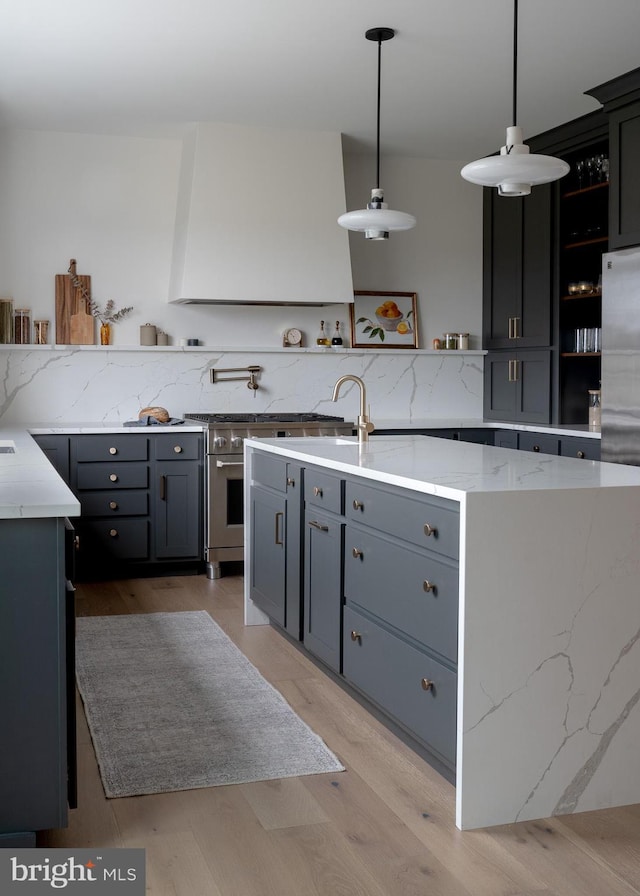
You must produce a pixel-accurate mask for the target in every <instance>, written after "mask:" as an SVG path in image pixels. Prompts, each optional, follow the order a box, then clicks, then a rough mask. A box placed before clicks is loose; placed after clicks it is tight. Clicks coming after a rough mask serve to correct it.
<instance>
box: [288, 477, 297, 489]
mask: <svg viewBox="0 0 640 896" xmlns="http://www.w3.org/2000/svg"><path fill="white" fill-rule="evenodd" d="M295 484H296V481H295V479H292V478H291V476H287V485H290V486H292V487H293V486H294V485H295Z"/></svg>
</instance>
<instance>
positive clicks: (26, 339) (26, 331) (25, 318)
mask: <svg viewBox="0 0 640 896" xmlns="http://www.w3.org/2000/svg"><path fill="white" fill-rule="evenodd" d="M14 330H15V341H16V345H29V343H30V342H31V309H30V308H16V312H15V317H14Z"/></svg>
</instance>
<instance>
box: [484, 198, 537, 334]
mask: <svg viewBox="0 0 640 896" xmlns="http://www.w3.org/2000/svg"><path fill="white" fill-rule="evenodd" d="M484 202H485V204H484V241H483V243H484V286H483V293H484V313H483V319H484V323H483V331H484V333H483V335H484V347H485V348H509V347H512V348H514V349H515V348H528V347H535V346H547V345H549V344H550V339H551V286H552V283H551V259H552V245H551V223H552V220H551V188H550V186H549V185H542V186H539V187H536V189H535V190H534V191H533V192H532V193H531V195H530V196H527V197H526V198H524V199H510V198H506V197H501V196H498V194H497V192H496V191H495V190H485V200H484Z"/></svg>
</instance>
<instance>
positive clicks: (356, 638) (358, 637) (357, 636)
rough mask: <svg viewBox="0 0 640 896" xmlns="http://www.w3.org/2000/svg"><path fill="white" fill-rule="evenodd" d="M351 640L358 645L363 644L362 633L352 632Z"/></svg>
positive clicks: (353, 630)
mask: <svg viewBox="0 0 640 896" xmlns="http://www.w3.org/2000/svg"><path fill="white" fill-rule="evenodd" d="M351 640H352V641H357V642H358V644H360V643H362V635H361V634H360V632H357V631H356V630H355V629H352V630H351Z"/></svg>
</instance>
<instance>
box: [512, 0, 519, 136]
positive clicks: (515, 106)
mask: <svg viewBox="0 0 640 896" xmlns="http://www.w3.org/2000/svg"><path fill="white" fill-rule="evenodd" d="M517 124H518V0H513V126H514V127H516V126H517Z"/></svg>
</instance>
